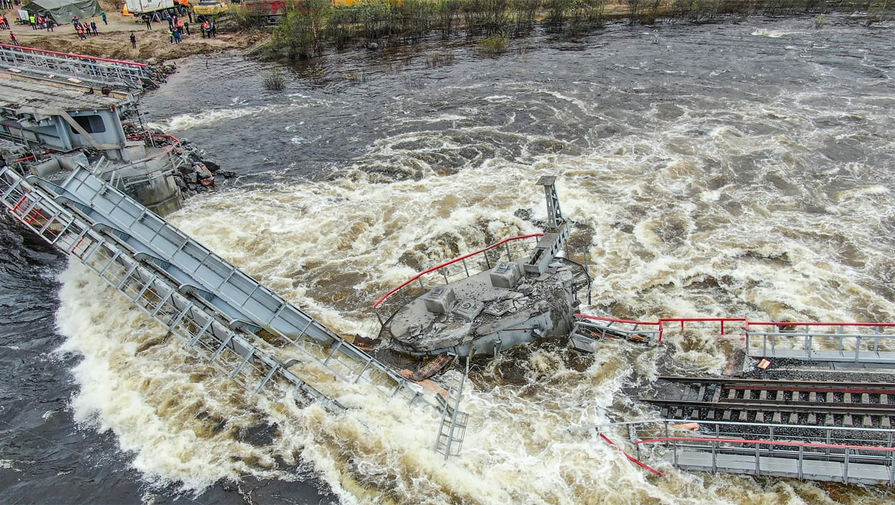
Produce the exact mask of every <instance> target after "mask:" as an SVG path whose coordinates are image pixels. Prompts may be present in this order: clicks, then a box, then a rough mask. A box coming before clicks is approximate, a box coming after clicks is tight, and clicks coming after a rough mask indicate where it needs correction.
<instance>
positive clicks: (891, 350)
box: [572, 314, 895, 364]
mask: <svg viewBox="0 0 895 505" xmlns="http://www.w3.org/2000/svg"><path fill="white" fill-rule="evenodd" d="M575 318H576V324H575V327H574V328H573V331H572V342H573V344H574V345H575V347H576V348H578V349H581V350H586V351H591V352H592V351H593V346H594V343H595V342H596V340H598V339H600V338H606V337H621V338H626V339H628V340H634V341H641V342H647V343H653V344H656V343H661V342H662V340H663V339H664V338H665V337H666V336H667V334H668V333H669V332H674V331H680V332H683V331H685V330H691V331H694V330H704V331H710V332H712V333H714V334H715V335H717V336H721V337H728V338H739V339H741V340H743V341H744V342H745V351H746V354H747V355H748V356H749V357H751V358H767V359H795V360H801V361H824V362H852V363H876V364H895V323H848V322H812V323H801V322H779V321H778V322H768V321H750V320H749V319H747V318H743V317H740V318H734V317H669V318H661V319H658V320H656V321H638V320H629V319H618V318H614V317H604V316H593V315H588V314H575Z"/></svg>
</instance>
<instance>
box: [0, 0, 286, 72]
mask: <svg viewBox="0 0 895 505" xmlns="http://www.w3.org/2000/svg"><path fill="white" fill-rule="evenodd" d="M101 5H104V2H101ZM104 7H109V6H108V5H104ZM4 15H9V19H10V20H12V19H16V18H17V16H18V15H17V14H16V12H15V11H14V10H9V11H5V12H4ZM106 16H107V19H108V22H109V23H108V24H103V20H102V18H101V17H100V16H96V17H94V18H90V19H86V20H83V19H82V20H81V21H82V22H84V21H86V22H87V23H88V24H89V23H90V22H91V21H93V22H94V23H96V27H97V31H99V35H90V36H88V37H87V39H86V40H80V39H79V38H78V34H77V33H76V32H75V29H74V27H73V26H72V24H71V23H68V24H64V25H62V26H57V27H55V29H54V31H52V32H48V31H47V30H32V29H31V26H30V25H20V24H12V31H13V32H14V33H15V34H16V36H17V37H18V38H19V43H20V44H21V45H23V46H30V47H37V48H40V49H49V50H51V51H63V52H69V53H77V54H89V55H92V56H99V57H103V58H115V59H123V60H135V61H148V60H152V59H155V60H157V61H164V60H170V59H174V58H182V57H184V56H189V55H193V54H204V53H214V52H218V51H224V50H227V49H248V48H250V47H253V46H255V45H256V44H259V43H261V42H263V41H265V40H267V38H268V37H269V34H267V33H264V32H261V31H257V32H238V33H221V32H218V34H217V36H216V37H215V38H203V37H202V34H201V30H200V27H199V24H198V23H192V24H190V32H191V34H190V35H184V37H183V42H181V43H180V44H172V43H171V42H170V38H169V35H168V24H167V23H165V22H162V23H153V24H152V30H147V29H146V24H145V23H143V22H142V21H140V20H139V19H138V18H135V17H134V16H124V15H122V14H120V13H118V12H116V11H115V10H114V9H111V8H109V9H107V10H106ZM131 33H133V34H134V35H135V36H136V38H137V48H136V49H134V48H133V47H132V46H131V41H130V35H131ZM0 37H2V42H4V43H9V32H8V31H5V30H4V31H0Z"/></svg>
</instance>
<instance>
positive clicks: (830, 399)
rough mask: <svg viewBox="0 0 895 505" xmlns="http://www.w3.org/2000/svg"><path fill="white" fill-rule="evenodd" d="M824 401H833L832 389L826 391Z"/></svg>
mask: <svg viewBox="0 0 895 505" xmlns="http://www.w3.org/2000/svg"><path fill="white" fill-rule="evenodd" d="M826 401H827V403H833V402H834V401H835V398H834V397H833V392H832V391H828V392H827V400H826Z"/></svg>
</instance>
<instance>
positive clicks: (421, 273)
mask: <svg viewBox="0 0 895 505" xmlns="http://www.w3.org/2000/svg"><path fill="white" fill-rule="evenodd" d="M543 235H544V234H543V233H532V234H531V235H522V236H520V237H512V238H507V239H503V240H501V241H500V242H497V243H496V244H491V245H489V246H488V247H486V248H484V249H480V250H478V251H476V252H473V253H469V254H467V255H465V256H460V257H459V258H454V259H452V260H450V261H446V262H444V263H442V264H440V265H437V266H434V267H432V268H429V269H428V270H424V271H422V272H420V273H418V274H416V275H415V276H414V277H412V278H411V279H409V280H407V281H405V282H404V283H403V284H401V285H400V286H398V287H396V288H395V289H393V290H391V291H389V292H388V293H386V294H385V295H383V296H382V298H380V299H379V300H377V301H376V303H374V304H373V308H377V309H378V308H379V306H380V305H382V303H383V302H385V301H386V300H387V299H388V298H389V297H390V296H392V295H393V294H395V293H397V292H398V291H401V290H402V289H404V288H405V287H407V286H409V285H410V284H412V283H413V282H415V281H417V280H419V279H420V278H421V277H423V276H424V275H427V274H430V273H432V272H436V271H438V270H441V269H442V268H445V267H448V266H451V265H453V264H455V263H459V262H461V261H463V260H466V259H468V258H471V257H473V256H477V255H479V254H484V253H485V252H487V251H490V250H492V249H495V248H497V247H500V246H502V245H504V244H506V243H509V242H513V241H516V240H524V239H528V238H534V237H542V236H543Z"/></svg>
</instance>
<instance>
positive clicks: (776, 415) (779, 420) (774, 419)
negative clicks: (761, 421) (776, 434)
mask: <svg viewBox="0 0 895 505" xmlns="http://www.w3.org/2000/svg"><path fill="white" fill-rule="evenodd" d="M771 422H772V423H774V424H781V423H782V422H783V415H782V414H781V413H780V412H774V415H773V416H772V417H771Z"/></svg>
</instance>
